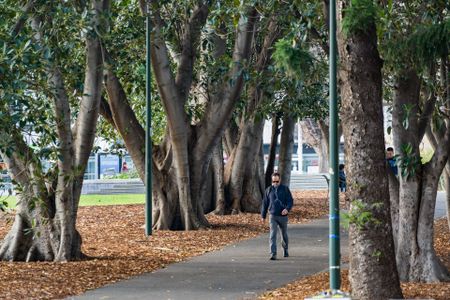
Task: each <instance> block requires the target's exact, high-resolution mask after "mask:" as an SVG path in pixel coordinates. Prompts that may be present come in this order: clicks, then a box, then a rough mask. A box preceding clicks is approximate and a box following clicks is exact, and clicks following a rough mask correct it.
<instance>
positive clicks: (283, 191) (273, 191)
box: [261, 184, 294, 219]
mask: <svg viewBox="0 0 450 300" xmlns="http://www.w3.org/2000/svg"><path fill="white" fill-rule="evenodd" d="M293 203H294V200H293V199H292V194H291V191H290V190H289V188H288V187H287V186H285V185H282V184H280V185H279V186H278V188H275V187H274V186H269V187H268V188H267V189H266V191H265V192H264V198H263V203H262V208H261V217H262V218H263V219H265V218H266V215H267V211H269V213H270V214H271V215H274V216H281V212H282V211H283V209H285V208H286V209H287V210H288V211H291V209H292V205H293Z"/></svg>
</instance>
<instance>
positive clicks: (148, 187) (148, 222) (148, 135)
mask: <svg viewBox="0 0 450 300" xmlns="http://www.w3.org/2000/svg"><path fill="white" fill-rule="evenodd" d="M146 27H147V29H146V30H147V32H146V41H145V46H146V49H147V53H146V66H145V72H146V76H145V79H146V80H145V96H146V97H145V98H146V101H145V110H146V113H145V119H146V130H145V235H147V236H149V235H151V234H152V106H151V101H152V94H151V79H152V77H151V76H152V74H151V56H150V33H151V31H152V27H151V22H150V3H149V1H147V7H146Z"/></svg>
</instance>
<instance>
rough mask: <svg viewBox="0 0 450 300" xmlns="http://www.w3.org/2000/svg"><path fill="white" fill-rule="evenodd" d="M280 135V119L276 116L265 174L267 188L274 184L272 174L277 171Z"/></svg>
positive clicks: (273, 119) (273, 122) (273, 121)
mask: <svg viewBox="0 0 450 300" xmlns="http://www.w3.org/2000/svg"><path fill="white" fill-rule="evenodd" d="M279 135H280V117H279V116H278V115H275V116H274V117H273V118H272V134H271V137H270V147H269V155H268V159H267V167H266V172H265V187H266V188H267V187H269V186H270V185H271V184H272V174H273V172H274V169H275V160H276V156H277V146H278V136H279Z"/></svg>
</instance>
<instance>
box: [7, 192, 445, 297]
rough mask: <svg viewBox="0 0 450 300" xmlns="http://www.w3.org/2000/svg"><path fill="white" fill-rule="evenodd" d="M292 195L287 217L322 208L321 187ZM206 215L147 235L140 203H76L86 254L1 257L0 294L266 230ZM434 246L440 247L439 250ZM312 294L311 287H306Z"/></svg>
mask: <svg viewBox="0 0 450 300" xmlns="http://www.w3.org/2000/svg"><path fill="white" fill-rule="evenodd" d="M294 197H295V198H296V201H295V202H296V205H295V208H294V211H293V213H292V214H291V215H290V222H291V223H296V222H307V221H309V220H310V219H314V218H318V217H320V216H323V215H325V214H327V211H328V204H327V199H326V197H327V193H326V192H315V191H308V192H306V191H305V192H295V193H294ZM5 219H6V217H5V216H2V217H1V218H0V238H3V237H4V236H5V235H6V233H7V231H8V230H9V228H10V225H11V224H6V222H5ZM208 219H209V221H210V223H211V224H212V228H211V229H210V230H202V231H195V232H184V231H175V232H173V231H155V232H154V234H153V235H152V236H151V237H149V238H147V237H145V235H144V230H143V227H142V226H143V224H144V206H143V205H120V206H92V207H81V208H80V211H79V218H78V223H77V228H78V229H79V231H80V233H81V236H82V238H83V251H84V253H85V254H87V255H88V256H89V257H90V258H89V259H86V260H82V261H77V262H69V263H47V262H39V263H10V262H0V274H1V276H2V280H0V299H55V298H64V297H66V296H69V295H76V294H80V293H83V292H84V291H86V290H87V289H92V288H97V287H100V286H102V285H105V284H107V283H111V282H115V281H118V280H121V279H124V278H128V277H130V276H133V275H137V274H141V273H143V272H149V271H154V270H156V269H159V268H163V267H165V266H166V265H168V264H170V263H174V262H178V261H182V260H185V259H187V258H189V257H192V256H196V255H201V254H203V253H205V252H208V251H213V250H217V249H220V248H223V247H224V246H226V245H228V244H231V243H235V242H237V241H240V240H243V239H248V238H252V237H255V236H257V235H259V234H261V233H262V232H267V231H268V228H267V227H266V226H263V225H262V224H261V222H260V220H259V215H258V214H240V215H233V216H224V217H221V216H213V215H211V216H208ZM442 224H443V225H442V226H440V225H439V226H437V232H441V231H443V232H446V234H447V236H442V237H441V235H440V233H439V234H438V239H439V238H440V240H439V241H440V242H439V243H440V245H439V243H438V252H439V253H441V252H442V251H444V252H445V251H447V252H445V253H446V257H447V264H448V263H449V253H448V251H449V248H450V247H449V242H448V241H449V235H448V229H447V227H446V226H444V225H445V224H446V223H444V222H442ZM266 225H267V222H266ZM445 230H447V231H445ZM439 247H440V249H443V250H439ZM441 255H442V254H441ZM318 276H326V275H325V274H322V275H320V274H319V275H318ZM321 280H322V281H321ZM307 282H308V284H309V285H312V286H316V290H317V291H320V290H322V289H323V287H326V286H327V285H326V284H327V283H328V281H327V279H320V277H319V278H318V279H315V278H310V279H308V280H307ZM316 282H317V284H316ZM321 282H322V283H321ZM324 282H325V283H326V284H324ZM303 285H304V284H302V286H303ZM421 289H423V287H422V286H415V285H414V286H412V288H411V290H412V294H411V295H414V294H413V293H419V292H420V290H421ZM298 290H299V288H298V287H297V288H295V289H294V290H292V288H291V290H286V291H283V290H281V291H280V292H278V291H275V292H273V293H281V294H279V296H278V295H277V296H273V295H272V296H267V297H272V298H274V297H276V298H277V299H278V298H280V297H281V296H283V295H290V298H289V296H288V298H287V299H301V295H302V294H300V293H301V292H300V291H298ZM294 293H295V294H294ZM311 294H314V293H313V292H308V293H307V295H311ZM420 295H425V294H420ZM430 295H432V294H430ZM436 299H444V298H437V297H436Z"/></svg>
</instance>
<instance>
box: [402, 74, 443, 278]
mask: <svg viewBox="0 0 450 300" xmlns="http://www.w3.org/2000/svg"><path fill="white" fill-rule="evenodd" d="M419 99H420V78H419V77H418V75H417V74H416V72H415V70H413V69H407V70H403V72H401V73H400V74H399V75H398V77H397V84H396V93H395V98H394V109H393V128H394V145H395V147H396V149H397V151H398V150H400V149H401V150H400V151H398V154H399V162H401V161H402V160H405V161H406V160H409V161H413V162H414V160H412V159H414V158H415V159H416V160H417V163H416V165H413V166H412V168H411V167H410V168H406V166H405V167H402V165H400V167H401V168H400V170H399V171H400V172H399V217H398V221H399V224H398V241H397V252H396V258H397V267H398V271H399V276H400V279H401V280H403V281H421V282H433V281H442V280H448V279H449V277H448V276H449V274H448V271H447V270H446V269H445V267H444V266H443V265H442V263H441V262H440V260H439V259H438V257H437V256H436V253H435V251H434V248H433V225H434V209H435V205H436V194H437V189H438V184H439V175H440V174H441V172H442V170H443V167H444V165H445V162H446V161H447V156H446V155H448V154H446V155H444V156H441V155H442V154H441V153H440V152H441V151H442V150H440V149H437V150H436V151H435V153H434V156H433V158H432V160H431V161H430V162H429V163H427V164H425V165H424V166H422V165H421V163H420V140H421V136H420V135H419V119H418V105H419ZM408 107H410V108H411V110H408V109H407V108H408ZM406 124H407V126H405V125H406ZM406 145H408V146H409V147H410V149H411V150H409V151H406V150H404V149H405V146H406ZM447 151H448V150H447V149H445V152H447ZM437 160H440V162H439V161H437ZM442 162H444V164H442Z"/></svg>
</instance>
